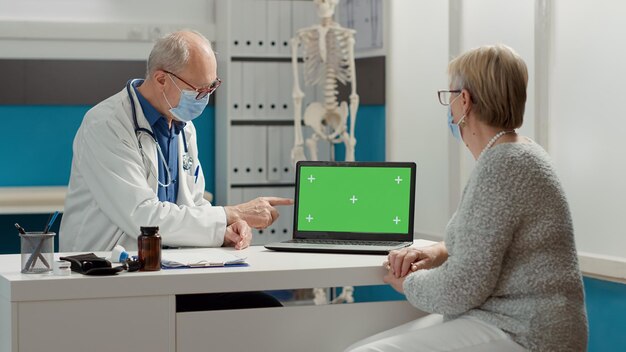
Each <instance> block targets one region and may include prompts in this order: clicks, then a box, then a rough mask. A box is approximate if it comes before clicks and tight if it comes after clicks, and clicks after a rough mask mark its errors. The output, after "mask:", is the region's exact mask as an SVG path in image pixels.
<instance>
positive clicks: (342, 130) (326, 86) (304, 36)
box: [291, 0, 359, 305]
mask: <svg viewBox="0 0 626 352" xmlns="http://www.w3.org/2000/svg"><path fill="white" fill-rule="evenodd" d="M338 2H339V0H314V3H315V5H316V6H317V15H318V16H319V17H320V19H321V24H318V25H314V26H311V27H307V28H302V29H299V30H298V31H297V32H296V36H295V37H294V38H292V39H291V63H292V66H293V82H294V84H293V102H294V113H295V116H294V131H295V145H294V147H293V149H292V150H291V158H292V160H293V162H294V163H295V162H297V161H299V160H306V156H305V155H304V146H303V144H304V138H303V136H302V100H303V98H304V92H302V90H301V89H300V81H299V78H298V46H300V45H302V50H303V54H302V57H303V58H304V83H305V85H307V86H317V85H319V84H322V85H323V91H324V102H313V103H311V104H310V105H309V106H308V107H307V108H306V110H305V111H304V124H305V125H306V126H310V127H311V128H312V129H313V132H314V133H313V135H312V136H311V137H310V138H307V140H306V146H307V149H308V150H309V156H310V159H311V160H318V157H317V142H318V141H319V140H320V139H322V140H326V141H328V142H330V143H333V144H337V143H344V144H345V146H346V161H354V147H355V145H356V138H355V137H354V126H355V124H356V113H357V110H358V108H359V96H358V95H357V94H356V75H355V64H354V34H355V33H356V31H354V30H352V29H348V28H343V27H341V26H340V25H339V24H338V23H336V22H335V21H333V14H334V13H335V6H337V3H338ZM338 81H339V82H341V83H342V84H344V85H345V84H348V83H350V86H351V89H352V90H351V93H350V107H349V111H348V104H347V103H346V102H345V101H343V102H341V104H339V103H338V101H337V82H338ZM348 112H349V113H350V132H349V133H348V131H347V126H346V124H347V120H348ZM353 291H354V289H353V288H352V287H344V288H343V291H342V293H341V295H339V296H338V297H336V298H335V299H334V300H333V301H331V302H330V303H343V302H347V303H352V302H354V298H353V297H352V292H353ZM313 293H314V296H315V298H314V302H315V304H317V305H322V304H326V303H328V299H327V296H326V291H325V290H324V289H321V288H316V289H314V290H313Z"/></svg>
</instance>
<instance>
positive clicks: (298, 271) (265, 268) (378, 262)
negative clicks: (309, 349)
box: [0, 240, 433, 302]
mask: <svg viewBox="0 0 626 352" xmlns="http://www.w3.org/2000/svg"><path fill="white" fill-rule="evenodd" d="M432 243H433V242H431V241H426V240H416V241H415V243H414V246H417V247H421V246H427V245H430V244H432ZM224 250H226V251H235V250H234V249H232V248H224ZM97 254H98V255H100V256H106V254H107V253H97ZM236 254H237V255H240V256H243V257H247V262H248V263H249V264H250V265H249V266H245V267H226V268H201V269H200V268H197V269H172V270H161V271H157V272H133V273H127V272H123V273H121V274H119V275H115V276H105V277H96V276H85V275H80V274H77V273H72V275H71V276H69V277H63V276H54V275H52V274H22V273H20V255H18V254H12V255H0V296H1V297H3V298H4V299H8V300H9V301H11V302H24V301H45V300H58V299H77V298H100V297H136V296H151V295H171V294H188V293H211V292H235V291H259V290H276V289H296V288H311V287H335V286H346V285H352V286H362V285H381V284H384V283H383V281H382V277H383V275H384V269H383V267H382V262H383V261H384V260H385V258H386V257H385V256H383V255H362V254H328V253H290V252H275V251H270V250H267V249H265V248H264V247H262V246H253V247H249V248H247V249H245V250H243V251H236ZM59 256H61V255H60V254H55V257H56V258H58V257H59Z"/></svg>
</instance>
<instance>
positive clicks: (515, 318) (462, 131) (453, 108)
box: [348, 45, 587, 352]
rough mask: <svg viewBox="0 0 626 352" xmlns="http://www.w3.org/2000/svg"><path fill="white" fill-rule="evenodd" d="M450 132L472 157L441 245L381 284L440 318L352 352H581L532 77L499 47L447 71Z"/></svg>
mask: <svg viewBox="0 0 626 352" xmlns="http://www.w3.org/2000/svg"><path fill="white" fill-rule="evenodd" d="M448 74H449V82H450V86H449V88H450V89H446V90H441V91H439V102H440V103H441V104H442V105H445V106H448V107H449V108H448V125H449V127H450V130H451V131H452V135H453V136H454V137H455V138H457V139H458V140H462V142H463V143H464V144H465V145H466V146H467V148H468V149H469V151H470V152H471V153H472V155H473V156H474V158H475V159H476V166H475V169H474V170H473V173H472V174H471V176H470V178H469V180H468V183H467V185H466V186H465V190H464V191H463V194H462V197H461V201H460V204H459V207H458V209H457V211H456V213H455V214H454V215H453V216H452V218H451V219H450V222H449V223H448V225H447V227H446V232H445V242H441V243H438V244H436V245H433V246H431V247H427V248H408V249H402V250H399V251H394V252H391V253H390V254H389V257H388V262H386V263H385V264H386V265H387V268H388V269H389V272H388V273H387V275H386V276H385V278H384V280H385V282H387V283H389V284H391V285H392V286H393V287H394V288H395V289H396V290H398V291H399V292H403V293H404V294H405V295H406V297H407V299H408V301H409V302H410V303H411V304H412V305H414V306H415V307H417V308H418V309H421V310H423V311H426V312H429V313H435V314H432V315H429V316H427V317H425V318H422V319H419V320H416V321H413V322H409V323H407V324H404V325H402V326H399V327H396V328H394V329H391V330H388V331H385V332H382V333H379V334H377V335H375V336H372V337H370V338H368V339H365V340H363V341H360V342H358V343H356V344H354V345H353V346H351V347H350V348H349V349H348V350H349V351H359V352H361V351H526V350H530V351H585V350H586V345H587V318H586V313H585V306H584V297H583V289H582V281H581V275H580V270H579V268H578V262H577V257H576V250H575V246H574V233H573V227H572V220H571V217H570V212H569V209H568V205H567V201H566V199H565V194H564V193H563V190H562V188H561V185H560V183H559V181H558V179H557V176H556V174H555V171H554V169H553V167H552V165H551V163H550V160H549V157H548V155H547V154H546V152H545V151H544V150H543V149H542V148H541V147H540V146H539V145H537V144H535V143H534V142H533V141H532V140H530V139H528V138H526V137H523V136H520V135H518V134H517V133H516V131H515V129H516V128H519V127H520V126H521V125H522V120H523V115H524V104H525V103H526V84H527V81H528V73H527V70H526V65H525V64H524V62H523V61H522V59H521V58H520V57H519V56H518V55H517V54H516V53H515V52H514V51H513V50H512V49H510V48H508V47H506V46H502V45H498V46H484V47H480V48H477V49H474V50H470V51H469V52H466V53H464V54H463V55H461V56H459V57H458V58H456V59H454V60H452V61H451V62H450V64H449V66H448Z"/></svg>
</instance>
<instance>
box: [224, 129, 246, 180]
mask: <svg viewBox="0 0 626 352" xmlns="http://www.w3.org/2000/svg"><path fill="white" fill-rule="evenodd" d="M242 129H243V127H240V126H233V127H231V131H230V138H229V141H228V143H229V144H230V170H229V175H230V180H231V182H232V183H241V182H244V181H245V173H244V170H245V167H244V165H245V160H244V153H245V151H244V149H243V144H242V143H240V142H239V140H240V138H242V134H243V132H242Z"/></svg>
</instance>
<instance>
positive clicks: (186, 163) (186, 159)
mask: <svg viewBox="0 0 626 352" xmlns="http://www.w3.org/2000/svg"><path fill="white" fill-rule="evenodd" d="M133 81H134V80H129V81H128V82H127V83H126V92H127V93H128V97H129V98H130V109H131V111H132V114H133V123H134V124H135V135H136V136H137V142H138V143H139V150H140V152H141V157H142V158H144V152H143V146H142V145H141V138H140V137H141V134H142V133H145V134H147V135H149V136H150V137H151V138H152V139H153V140H154V144H155V145H156V148H157V152H158V154H159V157H160V158H161V161H162V162H163V165H165V173H166V176H167V179H166V183H165V184H163V183H161V181H159V178H158V176H156V175H155V177H156V179H157V182H158V183H159V185H160V186H161V187H168V186H169V185H171V184H172V175H170V171H169V170H170V169H169V165H167V161H166V160H165V157H164V156H163V152H162V151H161V147H160V146H159V142H158V141H157V139H156V136H155V135H154V132H152V131H151V130H149V129H147V128H143V127H139V123H138V122H137V108H136V107H135V98H134V97H133V95H132V93H131V91H130V87H131V85H132V84H133ZM181 135H182V136H183V146H184V148H185V153H184V154H183V169H184V170H185V171H189V170H191V166H192V164H193V159H192V158H191V156H189V152H188V150H187V137H186V136H185V131H182V133H181ZM150 173H151V174H152V169H150ZM153 175H154V174H153Z"/></svg>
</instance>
